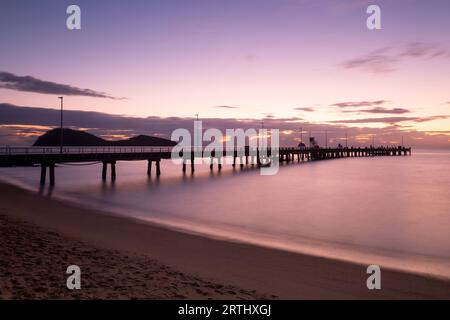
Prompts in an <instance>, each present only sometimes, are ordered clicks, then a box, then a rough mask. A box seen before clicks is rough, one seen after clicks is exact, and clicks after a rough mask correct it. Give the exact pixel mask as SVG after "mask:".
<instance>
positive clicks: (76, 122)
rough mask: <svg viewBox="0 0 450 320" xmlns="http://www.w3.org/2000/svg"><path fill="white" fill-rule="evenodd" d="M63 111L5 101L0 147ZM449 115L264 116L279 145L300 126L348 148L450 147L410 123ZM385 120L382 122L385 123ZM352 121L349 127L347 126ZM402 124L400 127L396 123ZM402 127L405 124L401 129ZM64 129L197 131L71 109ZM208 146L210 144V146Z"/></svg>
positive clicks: (211, 121) (21, 140)
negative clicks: (315, 119)
mask: <svg viewBox="0 0 450 320" xmlns="http://www.w3.org/2000/svg"><path fill="white" fill-rule="evenodd" d="M59 115H60V113H59V110H58V109H49V108H37V107H22V106H16V105H12V104H6V103H0V146H1V145H21V146H24V145H31V144H33V143H34V141H36V138H37V137H38V136H39V135H41V134H43V133H44V132H45V131H47V130H48V129H49V128H55V127H59ZM447 118H449V116H445V115H438V116H431V117H422V118H421V117H393V118H376V119H370V120H367V119H366V120H364V119H363V120H358V121H357V122H358V123H364V122H366V123H374V122H384V123H387V124H388V125H387V126H386V127H383V128H370V127H361V126H352V122H353V123H356V122H355V121H354V120H353V121H352V122H349V121H345V120H344V122H342V121H335V123H320V124H318V123H311V122H307V121H305V120H303V119H301V118H299V117H289V118H264V127H265V128H268V129H270V128H276V129H279V130H280V132H292V133H293V134H289V135H288V134H280V145H282V146H295V145H297V144H298V142H299V139H300V135H299V134H297V133H298V132H299V130H300V128H302V129H303V132H308V133H310V134H311V135H312V136H314V137H316V138H317V139H318V141H319V143H320V144H321V145H323V144H324V136H325V135H324V133H325V130H327V133H328V137H329V139H330V143H329V144H328V145H337V143H339V142H340V141H342V139H345V136H346V134H347V135H348V139H349V145H354V146H367V145H368V144H370V143H371V140H370V139H369V140H370V141H366V140H364V139H359V138H358V137H361V136H364V135H371V134H372V135H373V134H376V135H377V137H378V139H377V140H378V141H379V142H380V143H383V144H384V145H387V144H391V145H392V144H395V141H397V142H398V141H401V136H404V137H405V143H406V144H407V145H410V144H412V146H413V147H414V146H418V147H419V146H420V147H437V148H449V147H450V142H449V141H448V140H449V138H448V134H445V133H442V132H436V133H433V134H432V135H431V134H427V133H424V132H419V131H415V129H414V126H412V127H408V126H406V125H410V123H408V122H402V121H411V122H412V123H413V124H414V123H415V122H424V121H431V120H437V119H447ZM380 119H381V120H380ZM202 121H203V130H207V129H209V128H217V129H219V130H221V131H222V132H225V130H226V129H237V128H242V129H244V130H247V129H250V128H254V129H259V128H261V119H249V118H241V119H230V118H225V119H221V118H203V119H202ZM346 122H348V123H346ZM396 122H398V123H396ZM400 124H401V125H400ZM64 126H65V127H66V128H72V129H79V130H85V131H88V132H90V133H92V134H95V135H98V136H103V137H105V138H112V139H115V138H118V137H131V136H135V135H138V134H146V135H153V136H158V137H162V138H170V136H171V134H172V132H173V131H174V130H175V129H178V128H186V129H188V130H190V131H193V127H194V123H193V119H192V117H185V118H183V117H168V118H162V117H155V116H152V117H147V118H139V117H127V116H120V115H111V114H106V113H100V112H87V111H76V110H67V111H65V112H64ZM205 144H206V142H205Z"/></svg>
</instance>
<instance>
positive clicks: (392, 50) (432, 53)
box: [341, 41, 450, 73]
mask: <svg viewBox="0 0 450 320" xmlns="http://www.w3.org/2000/svg"><path fill="white" fill-rule="evenodd" d="M438 57H443V58H449V57H450V51H449V50H447V49H445V48H443V47H441V46H438V45H436V44H431V43H425V42H419V41H412V42H408V43H404V44H400V45H397V46H389V47H383V48H380V49H377V50H374V51H372V52H369V53H368V54H364V55H362V56H359V57H356V58H353V59H349V60H346V61H344V62H343V63H341V66H342V67H344V68H345V69H362V70H366V71H369V72H371V73H387V72H392V71H394V70H396V69H397V68H398V65H399V64H400V63H401V62H403V61H407V60H411V59H419V58H423V59H434V58H438Z"/></svg>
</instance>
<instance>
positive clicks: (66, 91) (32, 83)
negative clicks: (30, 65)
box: [0, 72, 123, 99]
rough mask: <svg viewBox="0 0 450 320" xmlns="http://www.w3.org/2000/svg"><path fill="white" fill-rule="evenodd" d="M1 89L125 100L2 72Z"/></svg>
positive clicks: (0, 78) (89, 90)
mask: <svg viewBox="0 0 450 320" xmlns="http://www.w3.org/2000/svg"><path fill="white" fill-rule="evenodd" d="M0 88H3V89H10V90H16V91H24V92H35V93H42V94H54V95H63V96H84V97H94V98H108V99H123V98H115V97H113V96H110V95H108V94H106V93H103V92H98V91H94V90H91V89H80V88H77V87H73V86H70V85H66V84H60V83H56V82H50V81H44V80H40V79H37V78H34V77H31V76H17V75H15V74H13V73H10V72H0Z"/></svg>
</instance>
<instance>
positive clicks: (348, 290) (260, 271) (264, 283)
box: [0, 182, 450, 299]
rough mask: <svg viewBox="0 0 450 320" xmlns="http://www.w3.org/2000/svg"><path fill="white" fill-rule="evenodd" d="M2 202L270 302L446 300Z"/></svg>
mask: <svg viewBox="0 0 450 320" xmlns="http://www.w3.org/2000/svg"><path fill="white" fill-rule="evenodd" d="M0 195H1V197H2V201H1V203H0V214H3V215H6V216H9V217H11V218H13V219H20V220H23V221H26V222H27V223H31V224H34V225H36V226H38V227H39V228H42V229H43V230H48V231H51V232H56V233H58V234H60V235H62V236H63V237H65V238H68V239H73V240H74V241H82V242H83V243H86V244H89V245H90V246H93V247H95V248H99V249H100V250H116V251H119V252H121V253H122V254H127V253H132V254H137V255H143V256H146V257H148V258H150V259H153V260H156V261H157V262H159V263H161V264H163V265H167V266H169V267H170V268H173V269H174V270H177V271H180V272H182V273H185V274H188V275H190V276H193V277H198V278H200V279H207V281H214V282H219V283H223V284H225V285H227V286H228V285H229V286H236V287H242V288H245V289H246V290H252V292H253V290H256V291H255V292H258V293H262V294H264V295H266V296H267V297H272V296H277V297H279V298H281V299H417V298H419V299H421V298H438V299H450V281H448V280H444V279H437V278H434V277H431V276H426V275H418V274H413V273H408V272H403V271H394V270H388V269H384V268H382V289H381V290H368V289H367V287H366V279H367V277H368V275H367V274H366V267H365V266H362V265H358V264H356V263H352V262H345V261H341V260H334V259H330V258H323V257H315V256H310V255H306V254H300V253H293V252H288V251H282V250H278V249H271V248H266V247H260V246H257V245H252V244H246V243H238V242H232V241H226V240H220V239H214V238H207V237H204V236H201V235H197V234H190V233H184V232H181V231H176V230H171V229H169V228H165V227H163V226H158V225H154V224H151V223H149V222H140V221H137V220H135V219H132V218H127V217H122V216H117V215H115V214H109V213H107V212H102V211H99V210H89V209H84V208H79V207H77V206H75V205H72V204H68V203H65V202H62V201H60V200H55V199H50V198H47V197H45V196H42V195H38V194H37V193H34V192H30V191H27V190H22V189H20V188H18V187H15V186H12V185H9V184H5V183H2V182H0ZM255 296H256V295H255ZM260 296H263V295H260ZM187 298H189V296H187Z"/></svg>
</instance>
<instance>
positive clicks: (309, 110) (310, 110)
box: [294, 107, 315, 112]
mask: <svg viewBox="0 0 450 320" xmlns="http://www.w3.org/2000/svg"><path fill="white" fill-rule="evenodd" d="M294 110H298V111H305V112H314V111H315V110H314V109H313V108H309V107H305V108H294Z"/></svg>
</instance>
